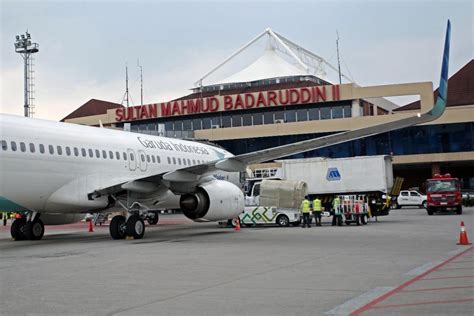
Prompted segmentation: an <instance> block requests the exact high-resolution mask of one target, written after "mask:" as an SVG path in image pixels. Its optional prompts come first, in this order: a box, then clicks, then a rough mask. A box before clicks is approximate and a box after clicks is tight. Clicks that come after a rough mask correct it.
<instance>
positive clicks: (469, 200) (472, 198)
mask: <svg viewBox="0 0 474 316" xmlns="http://www.w3.org/2000/svg"><path fill="white" fill-rule="evenodd" d="M461 194H462V205H464V206H474V190H461Z"/></svg>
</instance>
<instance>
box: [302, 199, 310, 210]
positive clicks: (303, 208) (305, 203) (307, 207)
mask: <svg viewBox="0 0 474 316" xmlns="http://www.w3.org/2000/svg"><path fill="white" fill-rule="evenodd" d="M301 211H302V212H303V213H309V211H310V207H309V201H308V200H303V203H301Z"/></svg>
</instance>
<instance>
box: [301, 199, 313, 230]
mask: <svg viewBox="0 0 474 316" xmlns="http://www.w3.org/2000/svg"><path fill="white" fill-rule="evenodd" d="M310 211H311V208H310V204H309V200H308V197H307V196H305V198H304V200H303V202H301V213H302V214H303V226H301V227H302V228H304V227H305V226H308V227H311V226H310V225H309V213H310Z"/></svg>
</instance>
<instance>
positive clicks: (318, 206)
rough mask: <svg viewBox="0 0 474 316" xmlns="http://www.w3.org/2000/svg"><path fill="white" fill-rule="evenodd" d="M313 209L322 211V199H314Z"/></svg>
mask: <svg viewBox="0 0 474 316" xmlns="http://www.w3.org/2000/svg"><path fill="white" fill-rule="evenodd" d="M313 211H315V212H321V200H320V199H315V200H313Z"/></svg>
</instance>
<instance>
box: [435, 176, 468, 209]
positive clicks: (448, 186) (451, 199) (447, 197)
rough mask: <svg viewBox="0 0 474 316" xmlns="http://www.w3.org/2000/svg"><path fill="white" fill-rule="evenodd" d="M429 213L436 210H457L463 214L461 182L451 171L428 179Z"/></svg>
mask: <svg viewBox="0 0 474 316" xmlns="http://www.w3.org/2000/svg"><path fill="white" fill-rule="evenodd" d="M426 195H427V200H426V202H427V205H426V210H427V212H428V215H433V213H434V212H445V211H456V213H457V214H458V215H460V214H462V197H461V184H460V182H459V180H458V179H457V178H452V177H451V175H450V174H449V173H447V174H444V175H439V174H435V176H434V177H433V178H432V179H428V180H426Z"/></svg>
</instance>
